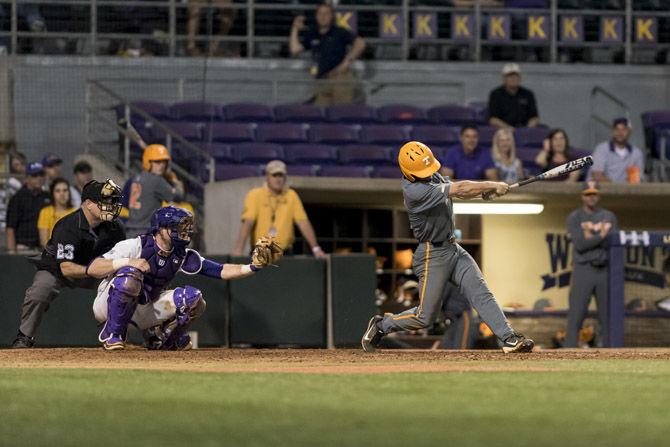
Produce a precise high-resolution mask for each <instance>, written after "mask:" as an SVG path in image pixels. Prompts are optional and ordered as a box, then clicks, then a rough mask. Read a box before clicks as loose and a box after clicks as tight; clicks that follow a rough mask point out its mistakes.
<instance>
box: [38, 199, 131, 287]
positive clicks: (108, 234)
mask: <svg viewBox="0 0 670 447" xmlns="http://www.w3.org/2000/svg"><path fill="white" fill-rule="evenodd" d="M125 238H126V232H125V230H124V229H123V226H122V225H121V223H120V222H119V221H118V220H114V221H112V222H102V223H101V224H100V225H98V226H97V227H95V228H91V226H90V225H89V224H88V221H87V220H86V216H85V215H84V212H83V211H82V210H81V208H79V210H77V211H76V212H74V213H71V214H68V215H67V216H65V217H63V218H62V219H61V220H59V221H58V222H57V223H56V226H55V227H54V230H53V232H52V233H51V239H49V242H48V243H47V246H46V248H45V249H44V251H43V252H42V258H41V259H40V261H39V262H38V268H39V269H40V270H47V271H49V272H51V273H52V274H53V275H54V276H56V277H57V278H59V279H61V280H62V281H63V282H64V284H65V285H68V286H72V285H73V283H72V281H70V280H68V279H66V278H65V277H64V276H63V274H62V273H61V270H60V263H61V262H74V263H75V264H79V265H88V264H89V263H90V262H91V261H93V260H94V259H95V258H97V257H98V256H101V255H103V254H104V253H106V252H108V251H109V250H110V249H111V248H112V247H114V245H116V243H117V242H119V241H122V240H124V239H125Z"/></svg>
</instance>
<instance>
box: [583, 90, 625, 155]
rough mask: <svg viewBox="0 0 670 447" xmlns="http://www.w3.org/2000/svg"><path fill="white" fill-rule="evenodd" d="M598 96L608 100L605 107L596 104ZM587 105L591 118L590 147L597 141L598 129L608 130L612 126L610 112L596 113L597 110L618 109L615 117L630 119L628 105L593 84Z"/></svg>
mask: <svg viewBox="0 0 670 447" xmlns="http://www.w3.org/2000/svg"><path fill="white" fill-rule="evenodd" d="M599 98H602V99H605V100H607V101H609V104H607V105H606V106H605V107H599V106H598V100H599ZM589 106H590V108H591V113H590V115H589V116H590V119H591V126H590V127H591V147H592V148H593V147H595V145H596V144H597V143H598V129H601V130H603V129H606V130H607V131H609V130H610V129H611V128H612V114H610V115H608V116H604V115H602V114H600V113H598V110H608V111H610V112H611V111H613V108H612V107H614V110H618V111H617V113H616V114H614V116H615V117H619V116H625V117H626V118H627V119H628V121H630V108H629V107H628V105H627V104H626V103H625V102H623V101H622V100H621V99H619V98H618V97H616V96H615V95H614V94H613V93H612V92H610V91H609V90H606V89H604V88H603V87H600V86H595V87H593V88H592V89H591V95H590V96H589Z"/></svg>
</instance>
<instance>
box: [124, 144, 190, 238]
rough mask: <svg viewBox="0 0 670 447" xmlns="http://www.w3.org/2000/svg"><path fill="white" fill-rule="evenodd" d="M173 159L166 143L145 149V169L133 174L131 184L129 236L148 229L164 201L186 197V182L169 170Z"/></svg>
mask: <svg viewBox="0 0 670 447" xmlns="http://www.w3.org/2000/svg"><path fill="white" fill-rule="evenodd" d="M170 160H171V158H170V153H169V151H168V150H167V148H166V147H165V146H163V145H162V144H150V145H149V146H147V147H146V148H145V149H144V154H143V155H142V168H143V171H142V172H141V173H139V174H138V175H136V176H135V178H133V180H132V183H131V185H130V198H129V200H128V211H129V217H128V223H127V224H126V227H127V228H126V234H127V236H128V237H129V238H133V237H136V236H139V235H140V234H144V233H146V232H147V231H148V229H149V226H150V222H151V215H152V214H153V212H154V211H156V210H157V209H158V208H160V207H161V206H162V203H163V201H165V202H175V201H180V200H182V198H183V197H184V184H183V183H182V182H181V181H179V179H177V177H176V176H175V174H174V173H173V172H171V171H168V165H169V163H170ZM168 179H169V180H168Z"/></svg>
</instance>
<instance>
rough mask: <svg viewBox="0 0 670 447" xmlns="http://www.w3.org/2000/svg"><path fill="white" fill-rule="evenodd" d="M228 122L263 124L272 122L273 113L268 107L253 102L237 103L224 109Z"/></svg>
mask: <svg viewBox="0 0 670 447" xmlns="http://www.w3.org/2000/svg"><path fill="white" fill-rule="evenodd" d="M224 112H225V116H226V119H227V120H228V121H247V122H264V121H272V120H274V113H273V112H272V109H271V108H270V107H269V106H266V105H265V104H258V103H254V102H238V103H233V104H228V105H227V106H225V107H224Z"/></svg>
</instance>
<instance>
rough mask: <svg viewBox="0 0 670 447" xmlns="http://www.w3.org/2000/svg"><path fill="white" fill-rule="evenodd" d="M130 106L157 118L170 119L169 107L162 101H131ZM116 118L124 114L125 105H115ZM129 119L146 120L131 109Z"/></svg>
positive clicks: (134, 120) (133, 121)
mask: <svg viewBox="0 0 670 447" xmlns="http://www.w3.org/2000/svg"><path fill="white" fill-rule="evenodd" d="M130 105H131V106H132V107H137V108H139V109H142V110H143V111H144V112H146V113H148V114H149V115H151V116H152V117H154V118H156V119H157V120H159V121H161V120H170V119H171V115H170V109H169V108H168V107H167V106H166V105H165V104H163V103H162V102H157V101H133V102H131V103H130ZM115 109H116V117H117V119H120V118H123V117H124V114H125V107H124V105H123V104H119V105H118V106H116V107H115ZM130 121H131V122H132V123H141V122H144V121H146V119H145V118H144V117H143V116H141V115H140V114H138V113H137V112H135V111H133V110H132V109H131V114H130Z"/></svg>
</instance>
